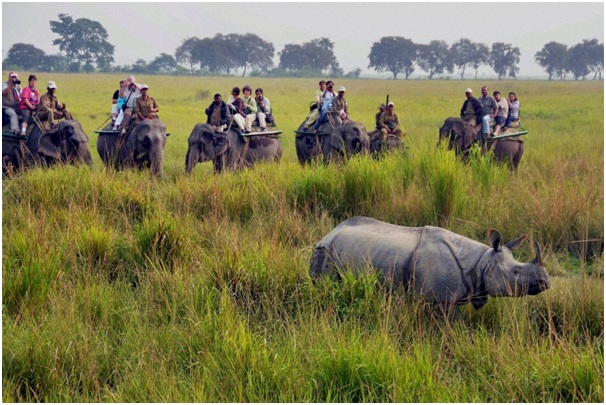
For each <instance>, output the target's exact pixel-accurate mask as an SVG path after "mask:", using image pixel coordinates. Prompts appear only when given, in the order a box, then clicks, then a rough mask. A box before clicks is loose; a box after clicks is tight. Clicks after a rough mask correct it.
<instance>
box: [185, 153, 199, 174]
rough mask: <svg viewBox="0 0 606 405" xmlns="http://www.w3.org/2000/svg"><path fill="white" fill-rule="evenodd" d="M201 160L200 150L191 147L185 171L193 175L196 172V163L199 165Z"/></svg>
mask: <svg viewBox="0 0 606 405" xmlns="http://www.w3.org/2000/svg"><path fill="white" fill-rule="evenodd" d="M199 159H200V151H199V150H198V148H197V147H190V148H189V150H188V151H187V156H186V157H185V171H186V172H187V173H188V174H191V172H192V171H193V170H194V167H195V166H196V163H198V160H199Z"/></svg>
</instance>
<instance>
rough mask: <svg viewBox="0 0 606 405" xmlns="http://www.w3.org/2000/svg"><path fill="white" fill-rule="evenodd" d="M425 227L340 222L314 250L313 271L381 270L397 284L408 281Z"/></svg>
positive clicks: (362, 220) (367, 220)
mask: <svg viewBox="0 0 606 405" xmlns="http://www.w3.org/2000/svg"><path fill="white" fill-rule="evenodd" d="M422 233H423V228H409V227H403V226H397V225H392V224H388V223H385V222H381V221H377V220H375V219H372V218H365V217H354V218H351V219H349V220H347V221H344V222H342V223H341V224H339V225H338V226H337V227H336V228H335V229H333V230H332V231H331V232H330V233H328V234H327V235H326V236H325V237H324V238H322V240H320V242H318V244H317V245H316V248H315V249H314V253H313V255H312V258H311V263H310V274H311V275H312V276H319V275H323V274H332V273H334V272H335V271H336V270H337V269H338V270H345V269H348V270H350V271H353V272H355V273H359V272H362V271H365V270H366V269H369V268H371V267H372V268H374V269H377V270H380V271H381V272H382V273H383V275H385V276H386V277H388V278H390V279H393V281H394V282H396V283H405V284H407V283H408V280H409V278H410V270H411V269H412V267H413V265H412V261H413V258H414V254H415V251H416V249H417V247H418V245H419V242H420V240H421V236H422Z"/></svg>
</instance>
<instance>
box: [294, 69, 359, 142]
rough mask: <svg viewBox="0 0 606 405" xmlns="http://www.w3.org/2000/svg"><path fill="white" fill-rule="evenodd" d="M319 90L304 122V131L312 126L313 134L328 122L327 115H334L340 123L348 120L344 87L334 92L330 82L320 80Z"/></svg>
mask: <svg viewBox="0 0 606 405" xmlns="http://www.w3.org/2000/svg"><path fill="white" fill-rule="evenodd" d="M319 85H320V88H319V89H318V90H316V94H315V104H313V105H312V106H311V108H310V113H309V116H308V117H307V121H306V122H305V125H304V126H305V129H309V128H311V126H312V125H313V126H314V129H313V132H314V133H316V134H317V133H318V130H319V129H320V127H321V126H322V125H324V124H325V123H326V122H327V121H328V120H329V118H328V117H329V114H331V113H332V114H336V115H338V116H339V118H341V121H342V122H346V121H347V120H348V119H349V112H348V110H347V101H346V100H345V87H343V86H341V87H340V88H339V91H338V92H335V90H334V88H335V84H334V82H333V81H332V80H329V81H324V80H321V81H320V83H319Z"/></svg>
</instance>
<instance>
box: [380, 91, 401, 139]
mask: <svg viewBox="0 0 606 405" xmlns="http://www.w3.org/2000/svg"><path fill="white" fill-rule="evenodd" d="M394 109H395V105H394V103H392V102H391V101H390V102H389V104H387V111H385V112H384V113H383V114H381V139H382V141H383V143H384V144H385V143H386V142H387V135H395V136H396V137H397V138H398V139H400V140H401V139H402V137H403V136H404V131H402V128H400V118H399V117H398V114H396V113H395V111H394Z"/></svg>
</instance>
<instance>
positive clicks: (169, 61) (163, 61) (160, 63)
mask: <svg viewBox="0 0 606 405" xmlns="http://www.w3.org/2000/svg"><path fill="white" fill-rule="evenodd" d="M176 68H177V61H176V60H175V58H173V57H172V56H171V55H169V54H167V53H161V54H160V55H159V56H156V58H155V59H154V60H152V61H151V62H150V63H149V65H147V71H148V72H149V73H159V74H162V73H170V72H172V71H174V70H175V69H176Z"/></svg>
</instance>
